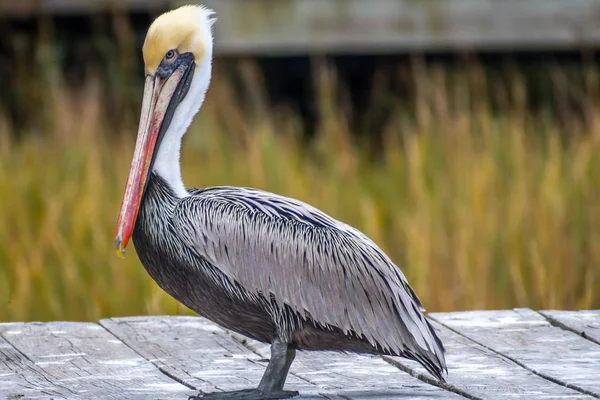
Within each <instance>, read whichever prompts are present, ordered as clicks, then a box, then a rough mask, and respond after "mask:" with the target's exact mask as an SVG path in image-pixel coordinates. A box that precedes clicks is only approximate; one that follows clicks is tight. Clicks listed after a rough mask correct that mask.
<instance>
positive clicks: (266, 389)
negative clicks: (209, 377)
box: [188, 339, 298, 400]
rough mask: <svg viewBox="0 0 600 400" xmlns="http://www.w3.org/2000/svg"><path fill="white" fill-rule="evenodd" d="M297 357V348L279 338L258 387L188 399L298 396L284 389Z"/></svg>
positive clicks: (256, 399) (246, 399)
mask: <svg viewBox="0 0 600 400" xmlns="http://www.w3.org/2000/svg"><path fill="white" fill-rule="evenodd" d="M294 357H296V350H295V349H291V348H289V347H288V345H287V344H286V343H283V342H282V341H280V340H279V339H276V340H275V341H273V344H271V359H270V360H269V364H268V365H267V369H266V371H265V373H264V374H263V376H262V378H261V380H260V383H259V384H258V388H257V389H244V390H236V391H233V392H221V393H216V392H215V393H206V394H202V393H200V394H198V396H190V397H189V398H188V400H203V399H213V400H216V399H223V400H267V399H269V400H271V399H289V398H292V397H295V396H298V392H296V391H292V390H283V385H284V384H285V379H286V378H287V374H288V371H289V370H290V366H291V365H292V362H293V361H294Z"/></svg>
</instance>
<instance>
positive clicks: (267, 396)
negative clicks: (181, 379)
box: [188, 389, 298, 400]
mask: <svg viewBox="0 0 600 400" xmlns="http://www.w3.org/2000/svg"><path fill="white" fill-rule="evenodd" d="M296 396H298V392H296V391H292V390H279V391H273V392H269V393H263V392H261V391H260V390H258V389H244V390H236V391H234V392H221V393H219V392H214V393H205V394H202V393H200V394H198V395H197V396H190V397H188V400H204V399H209V400H219V399H223V400H271V399H291V398H292V397H296Z"/></svg>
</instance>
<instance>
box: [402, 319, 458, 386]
mask: <svg viewBox="0 0 600 400" xmlns="http://www.w3.org/2000/svg"><path fill="white" fill-rule="evenodd" d="M423 320H424V321H425V324H426V325H427V328H428V330H429V332H430V333H431V337H432V338H433V343H432V342H431V341H428V342H429V343H430V344H432V345H433V346H432V347H433V348H431V349H424V348H421V347H417V348H416V349H413V351H410V350H408V349H406V350H405V351H404V353H405V354H406V357H407V358H410V359H412V360H415V361H417V362H418V363H419V364H421V365H422V366H423V367H424V368H425V369H426V370H427V372H429V373H430V374H431V375H433V376H435V377H436V378H437V379H439V380H440V381H442V382H446V379H445V378H444V374H446V375H447V374H448V367H447V366H446V359H445V357H444V353H445V352H446V349H445V348H444V345H443V343H442V341H441V340H440V338H439V337H438V336H437V334H436V332H435V330H434V329H433V326H432V325H431V323H430V322H429V320H427V318H423Z"/></svg>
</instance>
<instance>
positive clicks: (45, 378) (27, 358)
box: [0, 333, 79, 397]
mask: <svg viewBox="0 0 600 400" xmlns="http://www.w3.org/2000/svg"><path fill="white" fill-rule="evenodd" d="M0 337H1V338H2V339H4V341H5V342H6V343H7V344H8V345H9V346H10V347H12V348H13V349H14V350H15V351H16V352H17V353H19V354H20V355H21V356H23V358H24V359H26V360H27V361H29V362H30V363H31V365H32V366H33V370H34V371H35V373H36V374H38V375H39V376H41V377H42V378H43V379H44V380H45V381H46V382H48V383H49V384H51V385H53V386H56V387H57V388H61V389H64V390H66V391H67V392H68V393H71V394H73V395H75V396H77V397H79V393H77V392H75V391H73V390H72V389H70V388H68V387H66V386H63V385H60V384H58V383H56V382H52V381H51V380H50V379H48V377H47V376H46V374H44V373H41V371H43V370H42V369H41V368H40V367H38V366H37V364H36V363H35V361H33V360H32V359H31V358H29V357H28V356H27V354H25V353H23V352H22V351H21V350H19V349H18V348H17V347H15V345H14V344H12V343H11V342H10V341H9V340H8V339H7V338H6V336H5V335H3V334H2V333H0ZM30 369H31V368H30ZM38 369H39V370H40V371H37V370H38ZM23 379H25V381H26V382H28V383H29V384H31V385H32V386H35V385H34V384H32V383H31V382H29V380H28V379H27V377H25V376H23ZM44 392H45V390H42V393H44ZM60 395H61V396H62V393H61V394H60Z"/></svg>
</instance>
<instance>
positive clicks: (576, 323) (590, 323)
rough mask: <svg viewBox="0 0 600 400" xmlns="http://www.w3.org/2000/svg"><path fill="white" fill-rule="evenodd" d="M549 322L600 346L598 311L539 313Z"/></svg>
mask: <svg viewBox="0 0 600 400" xmlns="http://www.w3.org/2000/svg"><path fill="white" fill-rule="evenodd" d="M540 313H541V314H542V315H544V316H545V317H546V318H548V319H549V320H550V322H552V323H554V324H557V325H560V326H562V327H565V328H567V329H570V330H572V331H573V332H576V333H577V334H579V335H581V336H583V337H584V338H586V339H589V340H591V341H593V342H595V343H597V344H600V310H581V311H557V310H544V311H540Z"/></svg>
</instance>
